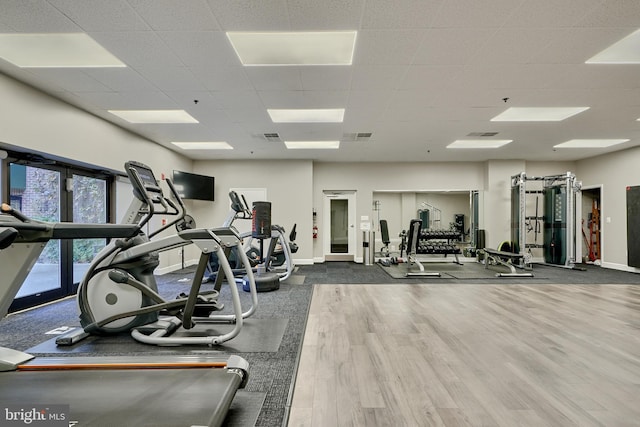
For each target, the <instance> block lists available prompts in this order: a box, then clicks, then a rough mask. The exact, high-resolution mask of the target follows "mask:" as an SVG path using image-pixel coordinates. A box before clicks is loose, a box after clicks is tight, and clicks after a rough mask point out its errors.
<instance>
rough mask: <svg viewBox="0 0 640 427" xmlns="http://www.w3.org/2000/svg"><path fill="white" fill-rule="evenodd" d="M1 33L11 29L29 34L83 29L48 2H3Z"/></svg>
mask: <svg viewBox="0 0 640 427" xmlns="http://www.w3.org/2000/svg"><path fill="white" fill-rule="evenodd" d="M1 8H2V13H0V31H3V32H7V30H6V29H5V28H11V29H13V30H15V31H19V32H27V33H66V32H78V31H81V29H80V28H79V27H78V26H77V25H76V24H75V23H74V22H73V21H72V20H71V19H69V18H68V17H67V16H65V15H64V14H63V13H62V12H60V11H59V10H58V9H56V8H55V7H53V6H51V4H49V3H48V2H46V1H25V0H2V5H1Z"/></svg>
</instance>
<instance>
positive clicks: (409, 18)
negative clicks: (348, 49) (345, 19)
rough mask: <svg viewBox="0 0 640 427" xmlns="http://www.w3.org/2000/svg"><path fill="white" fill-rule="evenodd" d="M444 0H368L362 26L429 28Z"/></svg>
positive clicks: (369, 27) (370, 27)
mask: <svg viewBox="0 0 640 427" xmlns="http://www.w3.org/2000/svg"><path fill="white" fill-rule="evenodd" d="M447 1H448V0H447ZM441 3H442V0H406V1H403V2H402V3H401V4H400V3H398V1H396V0H367V2H366V4H365V9H364V15H363V17H362V28H366V29H384V28H387V29H389V28H395V29H398V28H404V29H413V28H428V27H429V26H430V25H431V24H432V22H433V19H434V16H435V15H436V12H437V11H438V8H439V7H440V4H441Z"/></svg>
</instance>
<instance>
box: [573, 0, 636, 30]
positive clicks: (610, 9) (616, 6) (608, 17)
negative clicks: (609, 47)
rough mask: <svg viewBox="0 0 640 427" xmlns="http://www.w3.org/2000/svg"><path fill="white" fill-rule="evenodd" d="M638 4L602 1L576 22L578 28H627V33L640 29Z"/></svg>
mask: <svg viewBox="0 0 640 427" xmlns="http://www.w3.org/2000/svg"><path fill="white" fill-rule="evenodd" d="M638 17H640V2H639V1H636V0H603V1H602V2H600V6H598V7H596V8H592V9H591V11H590V12H589V13H588V14H587V15H586V16H585V17H584V18H583V19H581V20H580V22H578V23H577V24H576V25H577V26H580V27H595V28H597V27H610V28H616V27H618V28H624V27H626V28H629V33H631V32H632V31H633V30H636V29H638V27H640V22H639V19H638Z"/></svg>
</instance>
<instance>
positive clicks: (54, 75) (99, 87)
mask: <svg viewBox="0 0 640 427" xmlns="http://www.w3.org/2000/svg"><path fill="white" fill-rule="evenodd" d="M32 73H33V75H36V76H38V77H40V78H42V79H43V80H46V81H48V82H50V83H53V84H55V85H57V86H59V87H61V88H63V89H64V90H66V91H69V92H97V91H106V90H109V88H108V87H106V86H105V85H103V84H102V83H100V82H99V81H98V80H96V79H94V78H92V77H91V76H89V75H87V74H86V73H84V71H83V70H82V69H75V68H74V69H67V68H37V69H33V70H32Z"/></svg>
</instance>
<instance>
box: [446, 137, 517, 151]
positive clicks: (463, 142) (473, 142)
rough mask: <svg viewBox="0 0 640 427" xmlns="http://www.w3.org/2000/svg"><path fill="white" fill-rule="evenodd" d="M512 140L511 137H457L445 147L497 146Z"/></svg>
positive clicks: (472, 147)
mask: <svg viewBox="0 0 640 427" xmlns="http://www.w3.org/2000/svg"><path fill="white" fill-rule="evenodd" d="M510 142H513V140H512V139H459V140H457V141H453V142H452V143H451V144H449V145H447V148H464V149H477V148H482V149H485V148H499V147H502V146H503V145H507V144H509V143H510Z"/></svg>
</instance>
